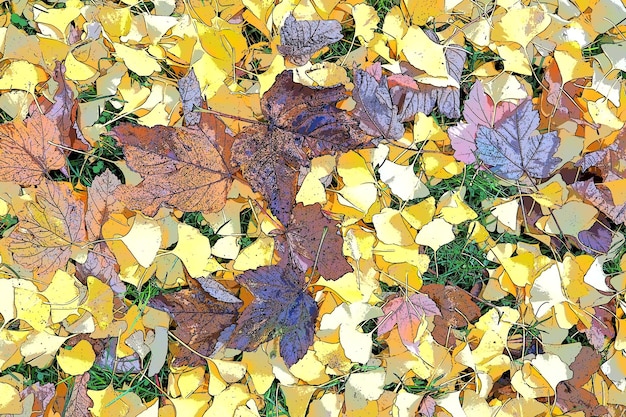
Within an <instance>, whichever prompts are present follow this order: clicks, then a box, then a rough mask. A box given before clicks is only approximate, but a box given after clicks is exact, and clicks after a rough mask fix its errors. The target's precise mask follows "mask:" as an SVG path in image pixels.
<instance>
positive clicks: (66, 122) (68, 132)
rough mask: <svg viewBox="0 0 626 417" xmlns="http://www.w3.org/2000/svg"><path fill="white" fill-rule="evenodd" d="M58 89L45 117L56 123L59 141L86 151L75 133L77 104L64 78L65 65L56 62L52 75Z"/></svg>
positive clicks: (83, 143) (86, 148)
mask: <svg viewBox="0 0 626 417" xmlns="http://www.w3.org/2000/svg"><path fill="white" fill-rule="evenodd" d="M52 77H53V78H54V80H55V81H56V82H57V83H58V84H59V87H58V89H57V91H56V93H55V94H54V103H53V104H52V105H51V106H50V107H49V108H48V109H47V110H46V111H45V114H46V117H48V118H49V119H50V120H52V121H53V122H55V123H56V125H57V127H58V128H59V133H60V137H59V141H60V143H62V144H63V145H65V146H69V147H71V148H73V149H79V150H88V149H89V147H90V146H89V144H88V143H87V142H86V141H84V140H80V139H79V137H78V134H77V132H76V129H75V126H76V121H75V119H76V110H77V108H78V104H77V103H76V101H75V100H74V93H73V92H72V89H71V88H70V86H69V84H68V82H67V80H66V78H65V64H64V63H63V62H57V63H56V66H55V68H54V72H53V74H52Z"/></svg>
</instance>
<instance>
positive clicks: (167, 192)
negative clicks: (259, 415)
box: [113, 113, 233, 216]
mask: <svg viewBox="0 0 626 417" xmlns="http://www.w3.org/2000/svg"><path fill="white" fill-rule="evenodd" d="M113 134H114V136H115V137H116V138H117V140H118V142H119V143H120V144H121V145H122V147H123V150H124V156H125V157H126V162H127V163H128V166H129V167H130V168H131V169H132V170H134V171H136V172H138V173H139V174H141V176H142V177H143V178H144V180H143V181H142V182H141V183H140V184H139V185H138V186H136V187H134V186H129V185H123V186H121V187H119V188H118V190H117V192H116V196H117V197H119V199H120V200H122V201H123V202H125V203H126V205H127V206H128V208H130V209H137V210H142V211H143V212H144V213H145V214H147V215H148V216H153V215H154V214H156V212H157V211H158V209H159V207H160V206H162V205H163V206H168V207H174V208H177V209H180V210H182V211H210V212H214V211H218V210H220V209H221V208H222V207H223V206H224V204H225V203H226V195H227V194H228V190H229V188H230V185H231V183H232V174H233V169H232V168H231V165H230V161H231V146H232V142H233V138H232V136H230V135H229V134H228V133H227V132H226V126H225V125H224V123H222V121H220V120H219V119H217V118H216V117H215V116H214V115H212V114H207V113H205V114H203V116H202V117H201V120H200V123H199V124H198V125H197V126H193V127H182V128H173V127H166V126H155V127H152V128H148V127H144V126H134V125H131V124H122V125H120V126H118V127H116V128H115V129H114V131H113Z"/></svg>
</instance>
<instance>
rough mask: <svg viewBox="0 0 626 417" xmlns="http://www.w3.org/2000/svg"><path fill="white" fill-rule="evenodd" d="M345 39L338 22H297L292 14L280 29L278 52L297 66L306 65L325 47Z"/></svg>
mask: <svg viewBox="0 0 626 417" xmlns="http://www.w3.org/2000/svg"><path fill="white" fill-rule="evenodd" d="M342 38H343V35H342V34H341V24H340V23H339V22H338V21H336V20H296V18H295V17H293V15H292V14H291V13H290V14H289V15H288V16H287V18H286V19H285V23H284V24H283V26H282V27H281V28H280V39H281V43H282V44H281V45H278V51H279V52H280V53H281V54H283V55H284V56H285V57H286V58H287V59H288V60H290V61H291V62H293V63H294V64H295V65H298V66H301V65H304V64H306V63H307V62H308V61H309V59H310V58H311V56H312V55H313V54H314V53H315V52H317V51H319V50H320V49H322V48H323V47H325V46H327V45H330V44H331V43H335V42H337V41H339V40H341V39H342Z"/></svg>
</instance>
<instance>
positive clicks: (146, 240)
mask: <svg viewBox="0 0 626 417" xmlns="http://www.w3.org/2000/svg"><path fill="white" fill-rule="evenodd" d="M120 240H121V241H122V242H124V244H125V245H126V247H127V248H128V250H129V251H130V253H132V254H133V256H134V257H135V259H136V260H137V262H138V263H139V265H141V266H143V267H144V268H147V267H149V266H150V264H151V263H152V262H153V261H154V258H155V256H156V254H157V252H158V250H159V247H160V246H161V228H160V226H159V224H158V223H157V222H156V221H155V220H153V219H151V218H149V217H145V216H143V215H141V214H139V213H137V215H136V216H135V217H134V222H133V224H132V226H131V229H130V231H129V232H128V233H127V234H126V235H125V236H123V237H122V238H120Z"/></svg>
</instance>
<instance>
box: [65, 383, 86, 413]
mask: <svg viewBox="0 0 626 417" xmlns="http://www.w3.org/2000/svg"><path fill="white" fill-rule="evenodd" d="M89 378H90V375H89V372H85V373H84V374H82V375H79V376H77V377H76V378H74V387H73V388H72V393H71V394H70V398H69V399H68V401H67V409H66V410H65V415H66V416H71V417H89V416H91V413H90V412H89V409H90V408H91V407H93V401H92V400H91V398H90V397H89V395H87V383H88V382H89Z"/></svg>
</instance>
